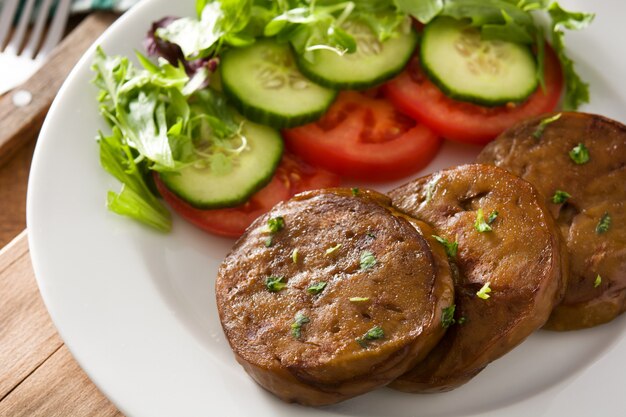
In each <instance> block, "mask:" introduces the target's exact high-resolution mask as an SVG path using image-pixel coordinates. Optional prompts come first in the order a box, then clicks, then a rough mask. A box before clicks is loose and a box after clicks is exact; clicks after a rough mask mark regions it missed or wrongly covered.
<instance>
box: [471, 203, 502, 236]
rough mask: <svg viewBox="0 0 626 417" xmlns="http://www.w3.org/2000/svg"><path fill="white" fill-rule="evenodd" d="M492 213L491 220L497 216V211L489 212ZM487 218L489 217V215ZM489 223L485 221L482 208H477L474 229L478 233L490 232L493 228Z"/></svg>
mask: <svg viewBox="0 0 626 417" xmlns="http://www.w3.org/2000/svg"><path fill="white" fill-rule="evenodd" d="M494 213H495V216H494V217H493V220H495V219H496V217H497V216H498V213H497V212H492V213H491V214H492V215H493V214H494ZM489 219H491V215H490V216H489ZM493 220H492V221H493ZM489 223H490V222H487V221H485V216H484V214H483V209H482V208H479V209H478V211H476V221H475V222H474V229H476V231H477V232H479V233H485V232H491V231H492V230H493V229H492V228H491V226H489Z"/></svg>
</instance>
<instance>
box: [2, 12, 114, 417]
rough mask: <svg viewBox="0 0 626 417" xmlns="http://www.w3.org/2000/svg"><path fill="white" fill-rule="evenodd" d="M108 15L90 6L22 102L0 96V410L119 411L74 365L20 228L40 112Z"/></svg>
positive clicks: (48, 416) (102, 416)
mask: <svg viewBox="0 0 626 417" xmlns="http://www.w3.org/2000/svg"><path fill="white" fill-rule="evenodd" d="M115 17H116V16H115V15H112V14H106V13H95V14H92V15H90V16H88V17H87V18H85V19H84V20H82V21H81V23H80V24H78V26H77V27H76V28H75V29H73V30H72V31H71V32H70V34H69V35H68V36H67V37H66V38H65V39H64V41H63V42H62V43H61V44H60V45H59V46H58V47H57V49H56V50H55V51H54V53H53V54H52V55H51V57H50V59H49V61H48V63H47V64H46V65H45V67H44V68H43V69H42V70H40V72H38V73H37V74H36V75H35V76H34V77H33V78H32V79H31V80H29V81H28V82H27V83H26V84H25V85H24V86H23V88H25V89H28V90H29V91H31V92H32V93H33V101H32V103H31V104H30V105H28V106H27V107H23V108H17V107H15V106H13V104H12V103H11V100H10V94H11V93H8V95H7V96H5V97H3V98H2V99H0V201H2V203H1V204H2V206H1V208H0V247H3V248H2V249H0V416H7V417H9V416H10V417H19V416H28V417H36V416H42V417H44V416H45V417H56V416H58V417H78V416H81V417H82V416H97V417H109V416H122V413H120V412H119V411H118V410H117V408H115V406H114V405H113V404H111V403H110V402H109V401H108V400H107V399H106V398H105V397H104V396H103V395H102V393H100V391H99V390H98V389H97V388H96V386H95V385H94V384H93V383H92V382H91V381H90V380H89V378H88V377H87V376H86V375H85V373H84V372H83V371H82V370H81V369H80V367H79V366H78V364H77V363H76V362H75V361H74V359H73V358H72V355H71V354H70V352H69V351H68V349H67V347H66V346H65V344H64V343H63V341H62V340H61V339H60V337H59V336H58V334H57V332H56V329H55V327H54V325H53V324H52V322H51V321H50V317H49V316H48V312H47V311H46V308H45V306H44V304H43V301H42V299H41V296H40V294H39V289H38V288H37V284H36V282H35V277H34V274H33V269H32V265H31V261H30V256H29V252H28V236H27V231H26V230H25V227H26V219H25V218H26V215H25V212H26V185H27V179H28V171H29V169H30V160H31V157H32V153H33V149H34V146H35V138H36V136H37V134H38V131H39V129H40V127H41V123H42V121H43V118H44V116H45V113H46V111H47V109H48V107H49V106H50V103H51V101H52V99H53V98H54V96H55V95H56V92H57V91H58V88H59V87H60V85H61V83H62V82H63V80H64V79H65V77H66V75H67V73H69V70H70V69H71V67H72V66H73V65H74V64H75V63H76V62H77V61H78V58H79V57H80V56H81V55H82V53H83V52H84V51H85V50H86V49H87V47H88V46H89V45H90V44H91V43H93V41H94V40H95V39H96V38H97V37H98V36H99V35H100V34H101V33H102V32H103V31H104V30H105V29H106V28H107V27H108V26H109V25H110V24H111V23H112V22H113V21H114V20H115ZM14 237H15V238H14ZM11 239H13V240H11ZM9 241H10V243H8V242H9ZM5 245H6V246H5Z"/></svg>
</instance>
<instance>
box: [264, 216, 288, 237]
mask: <svg viewBox="0 0 626 417" xmlns="http://www.w3.org/2000/svg"><path fill="white" fill-rule="evenodd" d="M284 227H285V219H283V218H282V217H281V216H278V217H272V218H271V219H269V220H268V221H267V230H268V232H270V233H272V234H274V233H278V232H280V231H281V230H283V228H284Z"/></svg>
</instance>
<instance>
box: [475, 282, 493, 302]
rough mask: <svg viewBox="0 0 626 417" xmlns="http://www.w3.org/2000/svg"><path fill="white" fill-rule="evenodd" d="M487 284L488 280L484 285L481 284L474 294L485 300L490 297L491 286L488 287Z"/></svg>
mask: <svg viewBox="0 0 626 417" xmlns="http://www.w3.org/2000/svg"><path fill="white" fill-rule="evenodd" d="M489 284H490V282H487V283H485V285H483V287H482V288H481V289H480V290H478V292H477V293H476V296H478V298H482V299H483V300H486V299H487V298H489V297H491V296H490V295H489V293H490V292H491V288H489Z"/></svg>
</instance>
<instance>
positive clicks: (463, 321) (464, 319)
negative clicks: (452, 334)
mask: <svg viewBox="0 0 626 417" xmlns="http://www.w3.org/2000/svg"><path fill="white" fill-rule="evenodd" d="M466 321H467V317H465V316H463V317H459V319H458V320H457V323H459V324H465V322H466Z"/></svg>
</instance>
